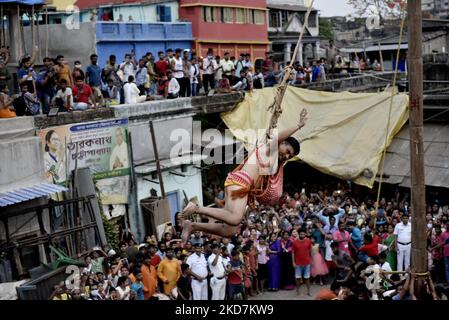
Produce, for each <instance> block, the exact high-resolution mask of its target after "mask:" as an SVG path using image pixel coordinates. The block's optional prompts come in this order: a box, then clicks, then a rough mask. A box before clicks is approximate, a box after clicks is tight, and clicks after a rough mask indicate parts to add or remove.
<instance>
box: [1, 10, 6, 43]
mask: <svg viewBox="0 0 449 320" xmlns="http://www.w3.org/2000/svg"><path fill="white" fill-rule="evenodd" d="M0 11H1V12H0V16H1V17H2V28H1V29H0V41H1V46H5V48H6V43H5V41H4V34H5V21H4V20H3V5H1V7H0Z"/></svg>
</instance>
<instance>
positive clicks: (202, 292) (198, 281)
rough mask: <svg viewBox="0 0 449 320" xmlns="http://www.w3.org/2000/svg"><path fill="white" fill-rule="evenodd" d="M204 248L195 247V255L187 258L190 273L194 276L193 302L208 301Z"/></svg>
mask: <svg viewBox="0 0 449 320" xmlns="http://www.w3.org/2000/svg"><path fill="white" fill-rule="evenodd" d="M202 249H203V248H202V246H201V245H200V244H196V245H195V253H194V254H192V255H191V256H189V257H188V258H187V264H188V265H189V273H190V275H191V276H192V284H191V286H192V293H193V300H207V274H208V271H207V261H206V258H205V257H204V254H203V253H202Z"/></svg>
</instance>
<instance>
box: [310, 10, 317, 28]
mask: <svg viewBox="0 0 449 320" xmlns="http://www.w3.org/2000/svg"><path fill="white" fill-rule="evenodd" d="M309 27H311V28H316V13H311V14H310V16H309Z"/></svg>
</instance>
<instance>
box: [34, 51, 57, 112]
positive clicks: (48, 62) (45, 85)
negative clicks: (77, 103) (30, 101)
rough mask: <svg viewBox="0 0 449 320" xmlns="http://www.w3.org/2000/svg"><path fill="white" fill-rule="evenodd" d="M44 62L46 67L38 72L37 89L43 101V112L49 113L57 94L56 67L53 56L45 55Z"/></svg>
mask: <svg viewBox="0 0 449 320" xmlns="http://www.w3.org/2000/svg"><path fill="white" fill-rule="evenodd" d="M43 62H44V66H45V67H44V68H43V69H42V70H41V71H39V73H38V74H37V79H36V90H37V95H38V98H39V99H40V101H41V103H42V110H43V112H44V113H48V111H50V104H51V101H52V99H53V97H54V96H55V90H54V84H55V69H54V64H53V60H52V59H51V58H49V57H45V58H44V61H43Z"/></svg>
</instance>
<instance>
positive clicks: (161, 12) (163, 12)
mask: <svg viewBox="0 0 449 320" xmlns="http://www.w3.org/2000/svg"><path fill="white" fill-rule="evenodd" d="M156 15H157V21H160V22H171V7H169V6H163V5H157V6H156Z"/></svg>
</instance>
